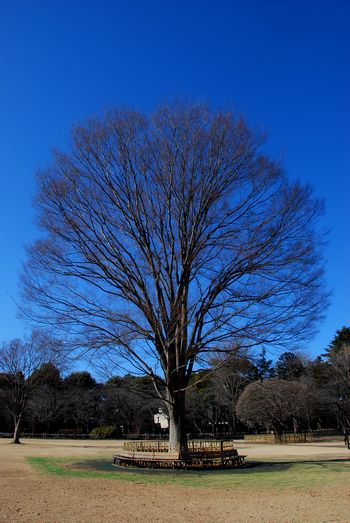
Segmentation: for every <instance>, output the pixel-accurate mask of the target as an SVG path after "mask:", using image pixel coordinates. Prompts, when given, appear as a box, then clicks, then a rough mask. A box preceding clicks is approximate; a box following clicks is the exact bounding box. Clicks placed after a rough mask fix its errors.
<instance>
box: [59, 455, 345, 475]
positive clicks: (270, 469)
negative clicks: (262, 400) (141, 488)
mask: <svg viewBox="0 0 350 523" xmlns="http://www.w3.org/2000/svg"><path fill="white" fill-rule="evenodd" d="M345 464H346V465H350V464H349V460H346V459H327V460H315V461H314V460H293V461H273V462H272V461H248V462H246V463H245V464H244V465H242V466H240V467H235V468H233V469H229V468H227V469H211V470H208V469H207V470H205V469H203V470H174V469H147V468H137V467H121V466H115V465H113V464H112V462H111V460H108V459H94V460H86V461H80V462H74V463H70V464H69V467H68V468H71V469H75V470H77V469H79V470H86V471H95V472H113V471H118V473H121V472H122V473H125V474H140V475H144V474H147V475H155V476H156V475H159V474H161V475H164V474H169V475H176V476H182V475H183V476H187V477H188V476H199V475H200V476H203V475H210V474H215V475H222V474H225V475H227V474H235V473H239V474H246V475H249V474H252V473H259V474H260V473H261V474H264V473H267V474H271V473H279V472H285V471H288V470H289V469H291V468H293V467H295V466H298V465H301V466H310V467H316V468H317V467H320V468H322V469H323V470H325V469H332V470H334V469H335V468H336V467H337V465H338V466H339V467H340V468H343V467H344V465H345Z"/></svg>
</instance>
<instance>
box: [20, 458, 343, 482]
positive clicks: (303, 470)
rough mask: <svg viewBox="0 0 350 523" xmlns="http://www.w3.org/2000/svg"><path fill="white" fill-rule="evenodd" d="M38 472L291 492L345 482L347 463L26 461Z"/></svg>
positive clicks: (38, 459) (43, 459) (80, 476)
mask: <svg viewBox="0 0 350 523" xmlns="http://www.w3.org/2000/svg"><path fill="white" fill-rule="evenodd" d="M27 461H28V463H29V464H30V465H31V466H32V467H34V468H35V469H36V470H37V471H39V472H41V473H45V474H53V475H56V476H61V477H67V478H90V479H98V478H100V479H108V480H122V481H129V482H133V483H144V484H172V485H180V486H188V487H201V488H203V487H204V488H208V487H210V488H220V489H222V488H226V489H231V488H254V489H259V488H261V489H266V488H272V489H278V490H279V489H287V488H288V489H290V488H296V489H298V488H305V487H311V486H320V485H322V486H331V485H335V484H339V483H342V482H347V481H348V478H349V472H350V462H349V461H343V460H333V461H299V462H295V461H294V462H279V463H276V462H255V463H254V462H252V463H248V465H247V466H246V467H244V468H237V469H231V470H220V471H217V470H216V471H200V472H197V471H166V472H165V471H159V470H148V469H139V470H135V469H123V468H119V467H118V468H116V467H113V466H112V464H111V460H107V459H95V460H92V459H84V460H82V459H81V460H80V461H77V460H76V458H75V459H74V458H70V459H67V458H64V459H63V458H38V457H29V458H27Z"/></svg>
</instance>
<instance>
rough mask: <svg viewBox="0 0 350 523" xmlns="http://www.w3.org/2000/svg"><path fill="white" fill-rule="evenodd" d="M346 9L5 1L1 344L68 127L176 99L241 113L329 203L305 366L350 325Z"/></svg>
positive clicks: (17, 328)
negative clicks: (326, 295)
mask: <svg viewBox="0 0 350 523" xmlns="http://www.w3.org/2000/svg"><path fill="white" fill-rule="evenodd" d="M349 20H350V3H349V2H347V1H346V0H343V1H339V0H334V1H332V2H330V1H324V2H314V1H308V2H305V3H303V2H298V1H289V0H288V1H285V2H280V1H278V2H277V1H264V2H262V1H257V0H256V1H249V0H248V1H244V2H243V1H241V2H238V1H234V0H232V1H205V0H203V1H187V2H184V1H181V0H180V1H177V2H175V1H169V2H166V1H164V0H163V1H162V2H157V1H152V0H149V1H147V2H146V1H144V2H142V1H138V2H137V1H134V0H131V1H126V0H125V1H117V0H116V1H113V2H112V1H107V0H104V1H103V0H101V1H99V2H97V1H88V0H85V1H83V0H81V1H74V0H71V1H69V2H68V1H66V0H60V1H59V2H58V1H56V2H55V1H52V2H47V1H42V2H40V1H36V0H32V1H31V2H26V1H24V0H23V1H16V0H13V1H12V2H5V1H4V0H2V1H1V0H0V178H1V191H0V232H1V257H0V268H1V270H0V313H1V315H0V317H1V321H0V340H8V339H11V338H14V337H17V336H21V335H23V332H24V326H23V324H22V323H21V322H20V321H19V320H18V319H17V317H16V305H15V300H16V298H17V292H18V274H19V271H20V267H21V263H22V262H23V260H24V259H25V254H24V246H25V245H27V244H29V243H31V242H32V241H33V240H34V239H35V238H36V237H37V236H38V231H37V230H36V228H35V225H34V213H33V210H32V197H33V195H34V194H35V183H34V176H35V170H36V169H37V168H39V167H42V166H45V165H46V164H47V163H48V161H49V159H50V148H51V147H53V146H56V147H60V148H64V147H65V145H66V144H67V142H68V140H69V132H70V129H71V127H72V125H73V124H74V123H75V122H77V121H84V119H86V118H87V117H89V116H91V115H93V114H95V113H98V112H101V111H102V110H103V109H104V108H106V107H110V106H133V107H136V108H138V109H141V110H145V111H149V110H152V109H153V108H154V107H155V106H156V105H157V104H159V103H160V102H163V101H169V100H172V99H173V98H176V97H183V98H189V99H192V100H199V101H207V102H209V103H210V104H211V105H212V106H213V107H221V108H225V109H226V108H229V109H233V110H234V111H236V112H238V113H241V114H243V115H244V116H245V117H246V118H247V120H248V121H249V122H250V124H251V125H253V126H258V127H259V128H264V129H266V130H267V132H268V134H269V139H268V142H267V144H266V150H267V151H268V152H269V153H270V154H272V155H273V156H275V157H276V158H282V159H283V163H284V165H285V167H286V169H287V171H288V173H289V176H290V177H291V178H292V179H296V178H298V179H301V180H302V181H304V182H310V183H311V184H312V185H313V186H314V188H315V194H316V195H317V196H319V197H321V198H324V199H325V202H326V215H325V217H324V224H325V225H326V226H327V227H328V228H329V229H330V234H329V245H328V247H327V251H326V257H327V259H328V264H327V283H328V286H329V288H330V289H331V290H332V293H333V296H332V304H331V307H330V308H329V310H328V313H327V318H326V320H325V321H324V322H323V324H322V325H321V328H320V332H319V334H318V335H317V336H316V337H315V339H314V340H312V341H311V342H310V344H309V351H310V355H313V356H315V355H317V354H319V353H322V351H323V349H324V347H325V346H326V345H327V344H328V343H329V341H330V340H331V338H332V337H333V336H334V333H335V331H336V330H337V329H339V328H341V327H342V326H343V325H350V309H349V302H350V299H349V297H350V278H349V267H350V241H349V236H350V235H349V223H350V205H349V193H350V182H349V165H350V162H349V160H350V132H349V130H350V129H349V121H350V119H349V116H350V102H349V93H350V81H349V80H350V72H349V71H350V63H349V62H350V36H349V33H350V32H349Z"/></svg>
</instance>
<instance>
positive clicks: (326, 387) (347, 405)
mask: <svg viewBox="0 0 350 523" xmlns="http://www.w3.org/2000/svg"><path fill="white" fill-rule="evenodd" d="M43 347H45V350H43ZM57 347H59V343H58V342H57V341H56V342H53V341H52V340H50V339H49V338H48V337H43V336H42V335H39V334H38V333H34V334H33V335H32V336H31V338H30V340H29V341H28V340H27V342H21V341H19V340H14V341H12V342H9V343H7V344H3V346H2V349H1V352H0V358H1V360H0V362H1V365H0V368H1V371H2V372H1V373H0V432H2V433H6V432H10V433H12V432H16V431H17V429H18V432H19V427H18V424H19V423H20V426H21V431H22V432H25V433H33V434H45V433H61V434H63V435H64V434H89V433H90V432H91V431H92V430H93V429H95V428H96V427H105V426H109V427H113V429H114V430H113V435H114V436H116V437H123V436H124V435H126V434H140V433H148V434H154V433H158V434H160V433H162V432H164V429H161V428H160V426H158V425H155V424H154V421H153V416H154V414H155V413H156V412H157V411H158V409H159V408H160V407H162V404H161V402H160V400H159V398H158V397H156V396H155V392H154V387H153V384H152V381H151V379H150V378H149V377H147V376H141V377H135V376H132V375H130V374H126V375H124V376H115V377H113V378H110V379H108V380H107V381H104V382H98V381H97V380H96V379H95V378H94V377H93V376H92V375H91V374H90V373H89V372H87V371H79V372H71V373H67V370H66V371H64V370H63V372H62V371H61V370H60V363H59V361H58V360H57V358H56V362H55V360H54V358H53V357H52V355H53V354H55V351H54V350H53V349H54V348H56V349H57ZM34 355H35V357H34ZM39 355H41V359H40V358H39ZM5 356H7V359H6V358H5ZM11 358H12V360H11ZM10 360H11V361H10ZM29 362H30V363H31V365H32V366H30V365H29ZM214 368H215V369H216V371H215V372H212V369H214ZM186 410H187V420H188V421H187V431H188V432H189V433H191V434H196V435H200V434H208V433H210V434H215V435H218V434H220V435H221V434H231V433H239V432H243V431H255V430H260V431H265V430H267V431H270V430H273V431H276V432H283V431H301V430H316V429H323V428H327V429H331V428H333V429H342V428H343V427H349V426H350V328H348V327H343V328H342V329H341V330H339V331H337V333H336V335H335V337H334V339H333V340H332V342H331V343H330V345H329V346H328V348H327V350H326V351H325V354H323V355H322V356H318V357H317V358H315V359H307V358H305V357H303V356H301V355H299V354H297V353H295V352H288V351H287V352H284V353H283V354H281V355H280V357H279V358H278V360H277V361H276V362H273V361H272V360H270V359H268V357H267V354H266V351H265V350H262V352H261V354H260V356H259V357H258V358H257V359H255V360H254V359H250V358H249V357H247V356H242V355H239V354H237V355H236V356H234V357H232V358H231V359H230V360H229V361H225V360H223V361H222V364H221V362H220V357H217V358H213V359H212V361H211V367H210V368H209V369H208V370H205V371H201V372H199V373H197V374H194V376H193V377H192V381H191V384H190V388H189V390H188V395H187V403H186ZM17 439H18V434H17Z"/></svg>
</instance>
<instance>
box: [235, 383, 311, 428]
mask: <svg viewBox="0 0 350 523" xmlns="http://www.w3.org/2000/svg"><path fill="white" fill-rule="evenodd" d="M307 401H308V391H307V386H306V385H305V384H304V383H300V382H298V381H284V380H276V379H270V380H267V381H264V382H263V383H261V382H259V381H257V382H255V383H251V384H250V385H248V386H247V387H246V388H245V390H244V392H243V394H242V395H241V397H240V398H239V400H238V403H237V415H238V417H239V418H240V419H241V420H242V421H243V422H244V423H246V424H247V425H248V426H249V425H250V426H251V427H253V426H255V425H260V426H262V427H272V428H273V429H274V430H275V431H276V432H277V433H278V434H281V433H282V432H283V430H285V429H287V428H288V424H291V423H293V429H294V431H295V432H296V431H297V426H298V421H303V420H306V419H307Z"/></svg>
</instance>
